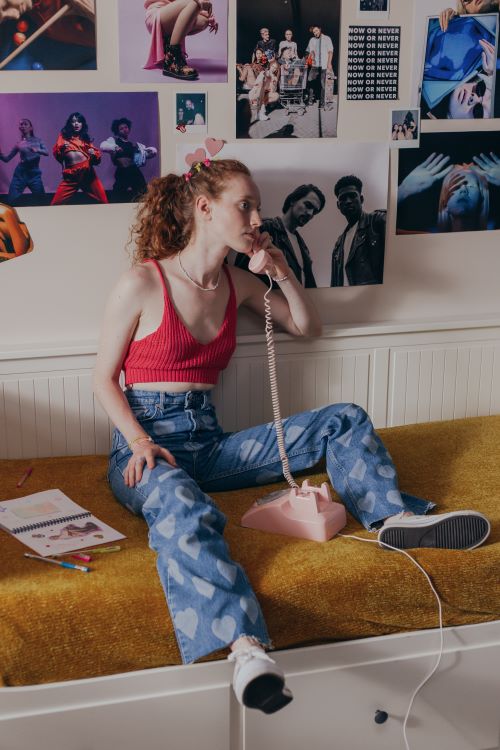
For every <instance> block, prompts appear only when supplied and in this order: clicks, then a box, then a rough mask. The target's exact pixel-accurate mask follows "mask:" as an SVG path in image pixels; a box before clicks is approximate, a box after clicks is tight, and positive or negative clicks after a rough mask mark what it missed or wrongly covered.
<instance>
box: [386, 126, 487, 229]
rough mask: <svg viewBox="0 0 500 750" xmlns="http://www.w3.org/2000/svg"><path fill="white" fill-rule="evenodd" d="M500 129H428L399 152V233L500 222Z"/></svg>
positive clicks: (465, 227) (473, 226)
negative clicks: (414, 145) (417, 141)
mask: <svg viewBox="0 0 500 750" xmlns="http://www.w3.org/2000/svg"><path fill="white" fill-rule="evenodd" d="M499 135H500V134H499V133H498V131H476V132H469V133H423V134H422V135H421V136H420V148H418V149H414V150H409V151H402V152H401V153H400V154H399V170H398V211H397V224H396V231H397V234H423V233H428V232H477V231H481V230H492V229H499V228H500V147H499V144H500V138H499Z"/></svg>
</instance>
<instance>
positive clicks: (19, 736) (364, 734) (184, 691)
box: [0, 621, 500, 750]
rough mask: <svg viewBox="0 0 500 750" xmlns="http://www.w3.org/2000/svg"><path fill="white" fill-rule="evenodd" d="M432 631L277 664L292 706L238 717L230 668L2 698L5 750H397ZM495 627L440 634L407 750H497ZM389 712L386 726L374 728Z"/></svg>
mask: <svg viewBox="0 0 500 750" xmlns="http://www.w3.org/2000/svg"><path fill="white" fill-rule="evenodd" d="M438 646H439V631H438V630H422V631H417V632H412V633H408V634H398V635H387V636H381V637H377V638H367V639H364V640H356V641H347V642H343V643H336V644H328V645H324V646H310V647H307V648H299V649H294V650H287V651H281V652H278V653H277V655H276V656H277V659H278V660H279V662H280V664H281V665H282V666H283V668H284V669H285V671H286V674H287V683H288V684H289V686H290V687H291V689H292V691H293V693H294V696H295V700H294V702H293V703H292V704H291V705H290V706H289V707H287V708H286V709H284V710H283V711H281V712H279V713H277V714H275V715H273V716H265V715H263V714H261V713H260V712H257V711H252V710H250V711H249V710H244V709H242V708H241V707H240V706H239V704H238V703H237V702H236V700H235V698H234V695H233V691H232V690H231V674H232V665H230V664H228V663H227V662H226V661H219V662H212V663H206V664H197V665H192V666H180V667H165V668H161V669H152V670H144V671H140V672H129V673H125V674H118V675H113V676H110V677H98V678H96V679H90V680H75V681H71V682H59V683H52V684H47V685H38V686H29V687H14V688H2V689H1V690H0V747H1V748H2V750H28V748H30V747H36V748H37V750H104V748H109V747H112V746H115V747H117V748H120V750H137V748H141V750H165V749H166V748H169V750H177V749H178V748H179V750H180V749H181V748H183V749H184V750H196V749H197V748H203V750H263V749H264V748H279V749H281V748H283V750H285V748H286V750H304V748H306V747H310V748H312V749H313V750H327V749H328V750H329V749H330V748H333V747H337V748H339V750H358V749H359V750H362V749H363V750H364V749H365V748H370V750H400V749H401V748H402V747H403V746H404V743H403V734H402V725H403V718H404V715H405V713H406V710H407V707H408V703H409V699H410V696H411V694H412V692H413V690H414V689H415V687H416V686H417V685H418V684H419V682H420V681H421V680H422V679H423V678H424V677H425V675H426V674H427V673H428V672H429V671H430V669H431V668H432V666H433V664H434V663H435V660H436V654H437V650H438ZM499 664H500V621H495V622H490V623H484V624H480V625H464V626H461V627H455V628H447V629H445V646H444V654H443V658H442V662H441V665H440V668H439V670H438V672H437V673H436V674H435V675H434V677H433V678H431V680H430V681H429V683H428V684H427V685H426V686H424V688H423V690H422V692H421V693H420V694H419V696H418V697H417V699H416V701H415V705H414V708H413V710H412V713H411V716H410V720H409V723H408V730H407V732H408V739H409V742H410V747H411V750H424V748H425V749H433V748H439V750H498V748H499V747H500V710H499V706H500V681H499V679H498V670H499V667H498V665H499ZM377 712H386V713H387V714H388V717H387V720H386V721H384V722H383V723H377V721H376V720H375V719H376V718H377V719H379V720H380V719H381V718H382V719H383V718H384V715H383V714H380V713H377Z"/></svg>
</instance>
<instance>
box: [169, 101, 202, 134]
mask: <svg viewBox="0 0 500 750" xmlns="http://www.w3.org/2000/svg"><path fill="white" fill-rule="evenodd" d="M175 129H176V130H178V131H179V133H200V134H201V133H206V132H207V95H206V94H201V93H199V92H196V93H193V94H191V93H190V92H182V93H177V94H176V95H175Z"/></svg>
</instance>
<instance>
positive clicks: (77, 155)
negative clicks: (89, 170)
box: [64, 151, 88, 167]
mask: <svg viewBox="0 0 500 750" xmlns="http://www.w3.org/2000/svg"><path fill="white" fill-rule="evenodd" d="M84 161H88V156H85V154H82V152H81V151H68V152H67V153H66V154H64V166H65V167H72V166H73V165H74V164H81V163H82V162H84Z"/></svg>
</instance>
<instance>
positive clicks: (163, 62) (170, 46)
mask: <svg viewBox="0 0 500 750" xmlns="http://www.w3.org/2000/svg"><path fill="white" fill-rule="evenodd" d="M144 8H145V10H146V28H147V30H148V31H149V33H150V34H151V45H150V49H149V56H148V59H147V62H146V64H145V66H144V67H145V68H146V69H148V70H151V69H154V68H158V67H160V66H163V75H164V76H170V77H171V78H178V79H180V80H182V81H194V80H196V79H197V78H198V77H199V74H198V71H197V70H196V69H195V68H192V67H191V66H190V65H188V64H187V62H186V48H185V41H186V37H187V36H193V35H194V34H199V33H200V32H202V31H205V29H207V28H208V29H209V30H210V31H211V32H214V33H217V30H218V28H219V24H218V23H217V21H216V20H215V17H214V15H213V13H212V3H211V2H208V0H145V2H144Z"/></svg>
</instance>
